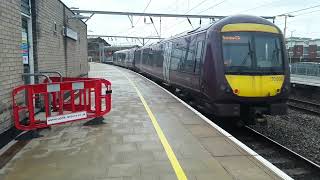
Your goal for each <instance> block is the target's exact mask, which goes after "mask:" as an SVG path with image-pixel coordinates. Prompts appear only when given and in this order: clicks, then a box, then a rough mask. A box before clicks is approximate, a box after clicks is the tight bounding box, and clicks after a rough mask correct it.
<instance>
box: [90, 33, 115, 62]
mask: <svg viewBox="0 0 320 180" xmlns="http://www.w3.org/2000/svg"><path fill="white" fill-rule="evenodd" d="M108 46H111V45H110V44H109V43H107V42H106V41H105V40H104V39H102V38H100V37H98V38H88V57H89V59H90V61H94V62H103V61H104V60H105V56H106V53H105V49H106V47H108Z"/></svg>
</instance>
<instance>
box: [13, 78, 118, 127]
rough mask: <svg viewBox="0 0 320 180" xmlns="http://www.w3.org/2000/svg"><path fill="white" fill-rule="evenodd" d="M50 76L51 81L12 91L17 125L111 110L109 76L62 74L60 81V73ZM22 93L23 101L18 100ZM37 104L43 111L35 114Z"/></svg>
mask: <svg viewBox="0 0 320 180" xmlns="http://www.w3.org/2000/svg"><path fill="white" fill-rule="evenodd" d="M50 79H51V81H52V83H48V82H47V80H46V81H44V83H42V84H33V85H23V86H19V87H17V88H15V89H14V90H13V91H12V97H13V117H14V123H15V127H16V128H17V129H20V130H34V129H39V128H46V127H48V126H50V125H53V124H62V123H66V122H71V121H77V120H85V119H89V118H96V117H101V116H103V115H105V114H107V113H108V112H110V110H111V93H112V90H111V83H110V82H109V81H108V80H105V79H98V78H63V79H62V81H61V79H60V77H50ZM104 90H105V91H104ZM23 93H24V94H25V97H26V98H25V102H26V103H25V104H21V99H22V98H23ZM21 94H22V96H21ZM18 100H20V101H18ZM18 102H20V104H18ZM39 102H42V103H39ZM39 104H43V106H41V105H40V106H41V107H40V109H42V111H41V110H40V112H39V113H37V114H36V113H35V112H36V106H37V105H38V106H39ZM21 114H25V115H26V117H27V118H26V119H27V121H26V122H25V121H23V120H22V118H23V117H22V116H21Z"/></svg>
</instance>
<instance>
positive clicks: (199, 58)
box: [192, 34, 205, 89]
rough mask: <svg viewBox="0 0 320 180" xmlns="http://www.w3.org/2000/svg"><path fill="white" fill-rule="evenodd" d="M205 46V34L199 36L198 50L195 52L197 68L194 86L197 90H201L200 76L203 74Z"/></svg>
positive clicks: (195, 68) (195, 69)
mask: <svg viewBox="0 0 320 180" xmlns="http://www.w3.org/2000/svg"><path fill="white" fill-rule="evenodd" d="M204 46H205V34H199V35H198V36H197V44H196V50H195V67H194V73H195V77H196V80H195V81H193V82H192V83H193V86H194V87H195V88H196V89H200V84H201V82H200V80H201V78H200V74H201V66H202V63H203V62H202V58H203V52H204Z"/></svg>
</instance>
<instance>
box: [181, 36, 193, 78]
mask: <svg viewBox="0 0 320 180" xmlns="http://www.w3.org/2000/svg"><path fill="white" fill-rule="evenodd" d="M186 45H187V46H186V51H185V53H186V55H185V57H186V58H185V61H184V66H183V71H184V72H189V73H193V72H194V66H195V48H196V38H195V36H192V37H189V38H188V39H187V40H186Z"/></svg>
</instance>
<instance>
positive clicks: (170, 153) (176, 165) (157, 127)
mask: <svg viewBox="0 0 320 180" xmlns="http://www.w3.org/2000/svg"><path fill="white" fill-rule="evenodd" d="M116 69H117V68H116ZM117 70H118V71H119V72H120V73H121V74H122V75H123V76H124V77H126V79H127V80H128V81H129V82H130V84H131V85H132V86H133V88H134V89H135V90H136V92H137V94H138V96H139V98H140V100H141V102H142V104H143V106H144V108H145V109H146V111H147V113H148V115H149V117H150V119H151V121H152V124H153V127H154V128H155V130H156V132H157V134H158V137H159V139H160V141H161V143H162V146H163V148H164V150H165V151H166V153H167V156H168V158H169V160H170V163H171V166H172V167H173V169H174V172H175V173H176V176H177V178H178V180H187V176H186V174H185V173H184V171H183V169H182V167H181V166H180V163H179V161H178V159H177V157H176V155H175V154H174V152H173V150H172V148H171V146H170V144H169V142H168V140H167V138H166V136H165V135H164V133H163V131H162V129H161V127H160V125H159V123H158V121H157V119H156V117H155V116H154V114H153V113H152V111H151V109H150V107H149V106H148V104H147V102H146V100H145V99H144V97H143V96H142V94H141V92H140V90H139V89H138V87H137V86H136V84H135V83H134V82H133V81H132V80H131V79H130V78H129V77H128V76H127V75H126V74H124V73H123V72H122V71H120V70H119V69H117Z"/></svg>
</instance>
